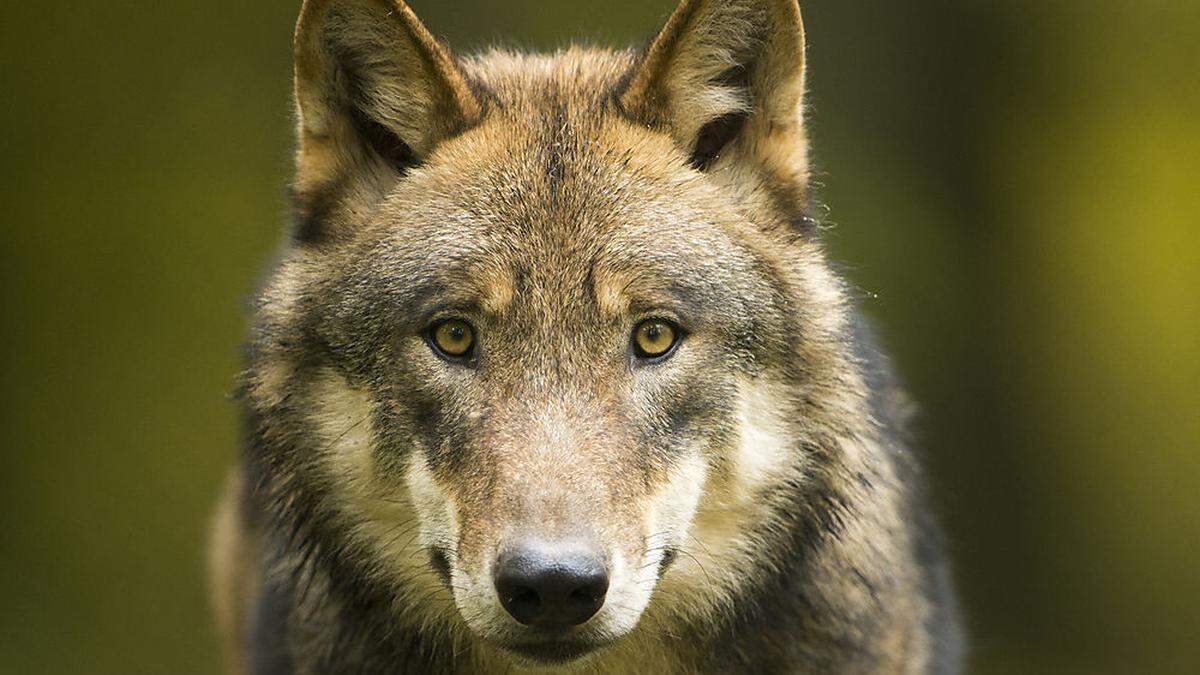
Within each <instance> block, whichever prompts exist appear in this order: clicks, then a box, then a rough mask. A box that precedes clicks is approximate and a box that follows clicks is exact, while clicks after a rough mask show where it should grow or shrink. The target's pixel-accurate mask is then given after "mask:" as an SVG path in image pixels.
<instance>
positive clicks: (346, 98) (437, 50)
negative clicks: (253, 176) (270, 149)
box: [295, 0, 480, 198]
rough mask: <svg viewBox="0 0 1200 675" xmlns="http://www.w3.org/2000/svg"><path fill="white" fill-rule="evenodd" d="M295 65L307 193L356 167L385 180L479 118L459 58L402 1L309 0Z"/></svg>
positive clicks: (300, 162)
mask: <svg viewBox="0 0 1200 675" xmlns="http://www.w3.org/2000/svg"><path fill="white" fill-rule="evenodd" d="M295 71H296V105H297V108H298V109H299V116H300V119H299V130H298V134H299V150H298V157H297V176H296V183H297V184H296V189H297V192H298V193H299V194H300V196H301V198H303V197H304V196H305V195H306V194H309V193H313V192H315V191H320V190H325V189H327V186H329V185H331V184H335V183H336V182H338V181H339V180H340V179H344V178H346V177H347V174H348V173H351V172H354V173H357V174H360V175H364V174H365V175H366V176H372V175H373V176H374V177H375V179H376V180H377V181H379V180H386V179H387V175H388V174H389V173H390V174H392V175H393V176H394V174H395V172H402V171H403V170H404V169H406V168H408V167H409V166H411V165H414V164H417V163H420V162H421V161H422V160H423V159H424V158H425V157H426V156H427V155H428V153H429V152H430V151H431V150H432V149H433V148H434V146H435V145H437V143H438V142H439V141H440V140H442V139H444V138H447V137H449V136H452V135H453V134H455V133H456V132H458V131H459V130H461V129H462V128H463V127H464V126H467V125H469V124H470V123H471V122H473V121H474V120H475V119H476V118H477V117H478V116H479V114H480V107H479V104H478V102H477V101H476V99H475V97H474V96H473V95H472V93H471V90H470V88H469V87H468V85H467V83H466V80H465V78H464V77H463V76H462V74H461V73H460V72H459V70H458V68H457V67H456V65H455V63H454V60H453V59H452V58H451V56H450V54H449V53H448V52H447V50H446V49H445V48H444V47H443V46H442V45H441V44H440V43H438V41H437V40H436V39H435V38H434V37H433V36H432V35H431V34H430V33H429V31H428V30H427V29H426V28H425V26H424V25H422V24H421V22H420V20H418V19H417V17H416V15H415V14H413V12H412V10H411V9H409V8H408V6H407V5H405V4H404V3H403V2H402V1H401V0H305V2H304V6H303V8H301V10H300V20H299V22H298V23H297V25H296V39H295Z"/></svg>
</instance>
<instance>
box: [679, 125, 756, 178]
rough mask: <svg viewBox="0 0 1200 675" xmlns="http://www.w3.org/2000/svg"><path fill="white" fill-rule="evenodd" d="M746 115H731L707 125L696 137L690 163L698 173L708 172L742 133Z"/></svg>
mask: <svg viewBox="0 0 1200 675" xmlns="http://www.w3.org/2000/svg"><path fill="white" fill-rule="evenodd" d="M745 124H746V115H745V113H740V112H739V113H729V114H727V115H722V116H720V117H718V118H717V119H715V120H713V121H711V122H709V123H708V124H705V125H704V126H703V127H701V128H700V133H699V134H697V136H696V145H695V148H694V149H693V150H692V157H691V160H690V162H689V164H691V166H692V168H693V169H696V170H697V171H707V170H708V168H709V167H710V166H712V164H713V162H715V161H717V159H718V158H720V156H721V151H722V150H724V149H725V146H727V145H729V142H730V141H732V140H733V139H734V138H736V137H737V135H738V134H739V133H740V132H741V131H742V127H743V126H745Z"/></svg>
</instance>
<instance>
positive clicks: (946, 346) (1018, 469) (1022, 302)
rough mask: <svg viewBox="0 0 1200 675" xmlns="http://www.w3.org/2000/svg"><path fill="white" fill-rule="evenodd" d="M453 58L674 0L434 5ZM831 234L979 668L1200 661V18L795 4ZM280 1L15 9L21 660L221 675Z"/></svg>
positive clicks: (284, 134) (8, 480)
mask: <svg viewBox="0 0 1200 675" xmlns="http://www.w3.org/2000/svg"><path fill="white" fill-rule="evenodd" d="M413 4H414V6H415V7H416V9H417V10H418V11H419V13H421V14H422V15H423V16H424V17H425V18H426V20H427V22H428V24H429V25H430V26H431V27H432V28H433V30H434V31H435V32H438V33H440V34H443V35H445V36H447V37H448V38H449V39H450V41H451V42H452V43H454V44H456V45H458V46H460V47H478V46H481V45H485V44H490V43H492V42H494V41H502V42H503V43H506V44H523V45H528V46H535V47H540V48H552V47H555V46H558V45H562V44H565V43H566V42H567V41H568V39H570V38H583V39H585V40H588V41H591V42H594V43H601V44H604V43H618V44H623V43H628V42H631V41H640V40H641V39H643V38H644V37H646V36H647V35H648V34H649V33H650V32H652V30H653V27H654V26H656V24H657V23H658V22H659V21H660V20H661V19H662V18H663V17H665V15H666V14H667V12H668V11H669V9H670V5H671V0H653V1H648V0H636V1H634V0H613V1H610V2H604V3H600V2H595V3H573V2H548V1H546V0H505V1H503V2H502V1H500V0H474V1H472V0H457V1H456V2H435V1H434V0H424V1H420V2H414V3H413ZM804 4H805V11H806V19H807V25H808V31H809V37H810V45H811V55H810V75H811V88H812V98H811V102H812V105H811V108H812V112H813V120H814V122H813V125H812V128H813V132H814V133H813V136H814V143H815V151H816V156H817V158H818V160H819V162H820V167H821V173H820V181H821V182H822V183H823V184H824V190H823V196H824V198H825V200H826V201H827V202H828V204H829V205H830V208H831V212H830V221H831V222H832V223H834V224H835V225H836V227H835V228H834V229H832V230H831V231H830V232H829V233H828V237H829V240H830V242H831V246H832V248H833V250H834V252H835V254H836V257H837V258H838V259H840V260H842V261H844V262H845V270H846V272H847V274H848V275H849V276H850V278H851V279H852V280H853V281H854V282H855V284H856V285H857V287H858V288H859V289H861V295H862V298H863V305H864V307H865V308H866V309H867V311H869V312H870V313H871V314H872V315H874V316H875V317H876V318H877V319H878V320H879V323H880V324H881V327H882V330H883V333H884V334H885V336H886V340H887V342H888V344H889V346H890V347H891V348H892V351H893V352H894V354H895V357H896V361H897V363H898V365H899V368H900V370H901V372H902V373H904V375H905V376H906V378H907V380H908V381H909V383H910V384H911V386H912V390H913V392H914V394H915V396H916V398H917V399H918V400H919V401H920V402H921V404H922V408H923V411H924V412H923V417H922V420H921V425H922V435H923V437H924V438H925V439H926V445H927V447H928V456H929V466H930V473H931V475H932V480H933V482H934V485H935V486H936V494H937V501H938V505H939V509H940V511H941V512H942V513H943V514H944V519H945V521H946V523H947V525H948V529H949V531H950V538H951V541H952V545H953V549H954V552H955V558H956V560H957V566H958V576H959V579H960V581H961V586H962V589H963V596H964V600H965V602H966V605H967V608H968V613H969V615H970V617H971V624H972V632H973V634H974V640H973V642H974V656H973V663H974V667H973V671H974V672H983V673H1075V672H1077V673H1114V674H1116V673H1129V672H1155V673H1185V672H1194V670H1192V668H1194V667H1195V665H1196V664H1197V663H1200V642H1198V641H1197V640H1196V627H1197V626H1200V603H1197V602H1196V600H1197V598H1200V574H1198V573H1197V569H1200V551H1198V548H1200V543H1198V542H1200V497H1198V495H1200V452H1198V450H1200V447H1198V445H1200V441H1198V439H1200V393H1198V392H1200V385H1198V384H1197V383H1198V382H1200V300H1198V299H1197V298H1198V297H1200V293H1198V291H1200V222H1198V221H1200V218H1198V216H1197V214H1200V77H1197V72H1198V68H1200V40H1198V39H1197V36H1198V35H1200V5H1198V4H1197V3H1195V2H1194V1H1193V0H1148V1H1146V2H1140V3H1130V2H1122V1H1119V0H1089V1H1085V0H1060V1H1057V2H1041V1H1034V0H1012V1H1009V2H978V1H974V0H959V1H954V2H951V1H949V0H943V1H937V0H917V1H915V2H907V3H899V2H883V1H878V2H840V1H836V0H806V1H805V3H804ZM297 6H298V2H295V1H292V0H269V1H267V0H259V1H256V2H232V1H230V0H205V1H200V0H173V1H172V2H148V1H142V2H137V1H132V0H111V1H108V2H75V3H66V2H61V1H53V0H51V1H47V2H40V3H35V2H22V1H20V0H9V1H8V2H5V3H3V6H2V7H0V256H2V257H0V309H2V311H0V317H2V318H0V321H2V322H3V324H2V326H0V328H2V331H3V332H2V335H3V345H4V348H3V349H2V350H0V363H2V368H0V376H2V380H0V381H2V387H0V449H2V451H3V467H4V468H3V472H2V473H0V535H2V537H3V540H2V542H3V543H0V597H2V598H3V599H4V609H3V611H2V612H0V672H4V673H10V672H11V673H41V672H48V673H180V674H182V673H211V672H214V671H215V670H216V664H217V661H216V655H215V646H214V640H213V635H212V630H211V628H210V622H209V618H208V615H207V607H206V597H205V589H204V586H205V583H204V574H203V568H204V539H205V533H206V528H207V521H208V517H209V513H210V510H211V505H212V502H213V500H214V498H215V495H216V492H217V488H218V485H219V482H220V480H221V477H222V475H223V472H224V469H225V467H226V466H227V465H228V464H229V463H230V461H231V460H232V459H233V457H234V455H235V447H236V442H237V436H238V432H237V424H236V418H235V414H234V409H233V406H232V405H231V404H230V402H229V400H228V394H229V392H230V390H231V388H232V383H233V381H234V377H235V374H236V372H237V369H238V367H239V342H240V340H241V337H242V334H243V330H244V324H245V312H244V304H245V299H246V297H247V296H248V294H249V293H250V292H251V291H252V289H253V288H254V286H255V284H256V282H257V279H258V278H259V275H260V274H261V271H262V270H263V268H264V266H265V265H266V263H267V262H268V261H269V260H270V258H271V257H272V255H273V254H274V252H275V251H276V250H277V248H278V246H279V245H280V242H281V232H282V228H283V225H284V223H285V219H286V212H287V204H286V200H285V198H284V194H285V191H284V188H285V184H286V181H287V179H288V173H289V164H290V150H291V123H292V122H291V116H290V102H289V87H290V81H289V80H290V38H291V27H292V24H293V21H294V19H295V14H296V10H297Z"/></svg>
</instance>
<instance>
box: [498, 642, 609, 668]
mask: <svg viewBox="0 0 1200 675" xmlns="http://www.w3.org/2000/svg"><path fill="white" fill-rule="evenodd" d="M601 646H602V645H599V644H596V643H590V642H578V641H570V642H569V641H548V642H536V643H527V644H513V645H505V646H504V648H505V649H507V650H508V651H510V652H512V653H513V654H516V655H517V656H520V657H521V658H523V659H526V660H528V661H532V662H534V663H536V664H538V665H545V666H552V665H565V664H567V663H570V662H572V661H576V660H578V659H581V658H583V657H584V656H587V655H588V654H591V653H592V652H594V651H596V650H597V649H599V648H600V647H601Z"/></svg>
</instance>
